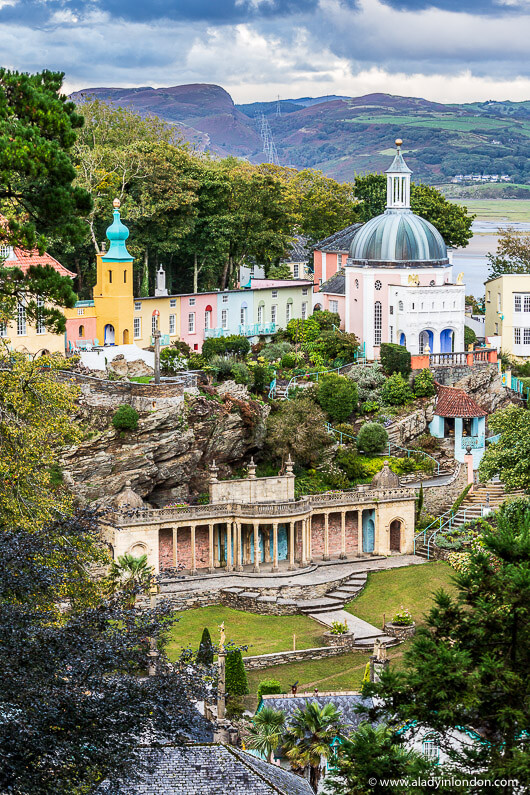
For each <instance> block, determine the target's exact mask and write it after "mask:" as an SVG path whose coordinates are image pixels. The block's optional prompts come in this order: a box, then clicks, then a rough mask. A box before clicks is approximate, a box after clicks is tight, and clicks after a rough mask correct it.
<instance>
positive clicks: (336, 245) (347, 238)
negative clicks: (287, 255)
mask: <svg viewBox="0 0 530 795" xmlns="http://www.w3.org/2000/svg"><path fill="white" fill-rule="evenodd" d="M361 226H362V224H351V226H347V227H346V228H345V229H341V230H340V231H339V232H335V233H334V234H332V235H330V236H329V237H325V238H324V239H323V240H319V241H318V243H316V244H315V245H314V246H313V248H314V250H315V251H343V252H345V253H348V252H349V250H350V246H351V242H352V240H353V238H354V236H355V234H356V233H357V231H358V230H359V229H360V228H361Z"/></svg>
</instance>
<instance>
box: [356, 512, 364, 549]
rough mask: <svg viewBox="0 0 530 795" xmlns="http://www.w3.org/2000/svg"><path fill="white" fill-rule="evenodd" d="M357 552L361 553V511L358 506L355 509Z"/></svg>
mask: <svg viewBox="0 0 530 795" xmlns="http://www.w3.org/2000/svg"><path fill="white" fill-rule="evenodd" d="M357 554H358V555H362V554H363V511H362V508H359V510H358V511H357Z"/></svg>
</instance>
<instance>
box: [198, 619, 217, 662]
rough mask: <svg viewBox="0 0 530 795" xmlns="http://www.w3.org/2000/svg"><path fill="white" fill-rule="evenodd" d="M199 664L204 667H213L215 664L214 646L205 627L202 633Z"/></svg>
mask: <svg viewBox="0 0 530 795" xmlns="http://www.w3.org/2000/svg"><path fill="white" fill-rule="evenodd" d="M197 662H198V663H202V664H203V665H211V664H212V663H213V645H212V639H211V637H210V632H209V631H208V627H204V629H203V631H202V638H201V642H200V644H199V651H198V652H197Z"/></svg>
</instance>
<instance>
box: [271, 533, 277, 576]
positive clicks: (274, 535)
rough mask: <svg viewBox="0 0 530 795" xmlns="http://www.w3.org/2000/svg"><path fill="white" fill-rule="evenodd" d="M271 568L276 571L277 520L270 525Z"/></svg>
mask: <svg viewBox="0 0 530 795" xmlns="http://www.w3.org/2000/svg"><path fill="white" fill-rule="evenodd" d="M272 570H273V571H278V522H275V523H274V524H273V525H272Z"/></svg>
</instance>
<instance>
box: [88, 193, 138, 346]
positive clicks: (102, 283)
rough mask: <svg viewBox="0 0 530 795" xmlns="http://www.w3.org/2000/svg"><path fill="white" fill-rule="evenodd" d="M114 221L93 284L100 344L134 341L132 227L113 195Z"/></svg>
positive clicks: (98, 260)
mask: <svg viewBox="0 0 530 795" xmlns="http://www.w3.org/2000/svg"><path fill="white" fill-rule="evenodd" d="M113 205H114V212H113V216H114V219H113V222H112V224H111V225H110V226H109V227H108V229H107V238H108V239H109V241H110V248H109V250H108V251H107V252H103V253H101V254H98V256H97V281H96V284H95V286H94V304H95V309H96V318H97V324H96V333H97V338H98V340H99V342H100V344H103V343H106V344H112V343H114V344H115V345H127V344H129V343H131V342H132V341H133V261H134V258H133V257H131V255H130V254H129V252H128V251H127V245H126V241H127V238H128V237H129V230H128V229H127V227H126V226H125V224H123V223H122V222H121V219H120V210H119V208H120V202H119V199H114V202H113Z"/></svg>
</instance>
